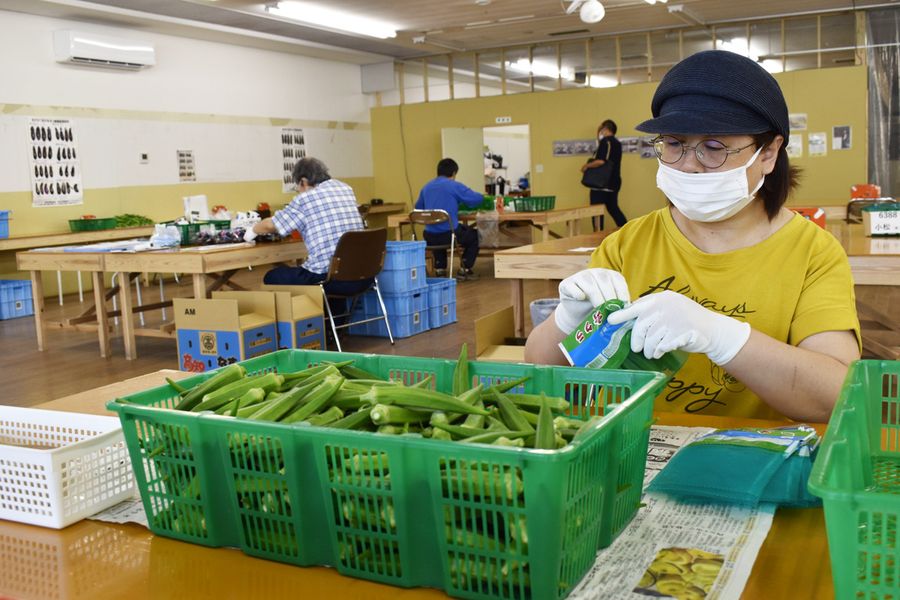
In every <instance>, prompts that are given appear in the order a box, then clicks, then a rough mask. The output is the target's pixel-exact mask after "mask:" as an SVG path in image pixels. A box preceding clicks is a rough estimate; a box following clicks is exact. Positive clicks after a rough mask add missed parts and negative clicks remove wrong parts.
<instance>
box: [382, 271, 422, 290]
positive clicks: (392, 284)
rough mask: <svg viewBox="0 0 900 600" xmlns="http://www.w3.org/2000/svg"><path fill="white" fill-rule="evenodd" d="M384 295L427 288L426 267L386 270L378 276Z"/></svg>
mask: <svg viewBox="0 0 900 600" xmlns="http://www.w3.org/2000/svg"><path fill="white" fill-rule="evenodd" d="M377 279H378V287H379V288H380V289H381V293H382V294H400V293H406V292H411V291H414V290H420V289H422V288H424V287H425V265H424V264H423V265H416V266H414V267H407V268H405V269H384V270H382V271H381V273H379V274H378V277H377Z"/></svg>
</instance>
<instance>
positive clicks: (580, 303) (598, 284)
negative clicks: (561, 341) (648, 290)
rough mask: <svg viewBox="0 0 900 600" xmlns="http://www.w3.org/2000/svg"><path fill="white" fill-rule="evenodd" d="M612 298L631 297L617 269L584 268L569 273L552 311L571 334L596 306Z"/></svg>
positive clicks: (555, 317)
mask: <svg viewBox="0 0 900 600" xmlns="http://www.w3.org/2000/svg"><path fill="white" fill-rule="evenodd" d="M613 298H619V299H620V300H624V301H626V302H628V301H629V300H631V295H630V294H629V292H628V284H627V283H626V281H625V278H624V277H623V276H622V274H621V273H619V272H618V271H613V270H612V269H585V270H584V271H579V272H578V273H575V274H574V275H572V276H570V277H566V278H565V279H563V280H562V281H561V282H560V284H559V306H557V307H556V311H555V312H554V313H553V314H554V319H555V321H556V326H557V327H558V328H559V329H560V331H562V332H563V333H566V334H568V333H570V332H571V331H573V330H574V329H575V328H576V327H578V325H579V324H580V323H581V322H582V321H584V319H585V318H587V316H588V314H589V313H590V312H591V311H592V310H593V309H594V307H596V306H600V305H601V304H603V303H604V302H606V301H607V300H612V299H613Z"/></svg>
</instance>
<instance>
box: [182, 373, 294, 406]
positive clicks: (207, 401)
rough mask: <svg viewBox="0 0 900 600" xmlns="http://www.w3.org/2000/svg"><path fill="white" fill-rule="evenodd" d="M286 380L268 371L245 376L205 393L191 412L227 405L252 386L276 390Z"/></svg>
mask: <svg viewBox="0 0 900 600" xmlns="http://www.w3.org/2000/svg"><path fill="white" fill-rule="evenodd" d="M283 382H284V377H282V376H281V375H276V374H275V373H266V374H265V375H253V376H250V377H244V378H243V379H239V380H238V381H233V382H231V383H229V384H228V385H223V386H222V387H220V388H219V389H217V390H215V391H214V392H209V393H208V394H204V395H203V399H202V400H201V402H200V404H198V405H197V406H195V407H194V408H192V409H191V412H201V411H204V410H216V409H217V408H220V407H222V406H225V405H226V404H228V403H229V402H231V401H232V400H234V399H235V398H238V397H240V396H243V395H244V393H246V392H247V390H250V389H252V388H262V389H263V390H265V391H266V392H268V391H270V390H274V389H275V388H277V387H278V386H280V385H281V384H282V383H283Z"/></svg>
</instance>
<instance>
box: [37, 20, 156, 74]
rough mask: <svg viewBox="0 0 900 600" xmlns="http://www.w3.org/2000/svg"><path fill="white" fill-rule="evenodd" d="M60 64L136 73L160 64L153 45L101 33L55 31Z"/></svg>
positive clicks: (57, 59)
mask: <svg viewBox="0 0 900 600" xmlns="http://www.w3.org/2000/svg"><path fill="white" fill-rule="evenodd" d="M53 52H54V55H55V56H56V62H61V63H69V64H75V65H85V66H91V67H105V68H111V69H126V70H131V71H136V70H138V69H146V68H147V67H152V66H153V65H155V64H156V51H155V50H154V48H153V44H149V43H147V42H142V41H139V40H129V39H123V38H116V37H111V36H108V35H101V34H97V33H84V32H82V31H71V30H61V31H54V32H53Z"/></svg>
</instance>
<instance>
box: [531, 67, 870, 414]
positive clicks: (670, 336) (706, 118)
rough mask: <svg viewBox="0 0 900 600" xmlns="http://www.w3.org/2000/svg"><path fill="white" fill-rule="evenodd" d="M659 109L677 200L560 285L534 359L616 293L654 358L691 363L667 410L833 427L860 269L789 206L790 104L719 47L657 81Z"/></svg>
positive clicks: (855, 337) (549, 356) (534, 340)
mask: <svg viewBox="0 0 900 600" xmlns="http://www.w3.org/2000/svg"><path fill="white" fill-rule="evenodd" d="M651 109H652V113H653V117H654V118H652V119H650V120H647V121H644V122H643V123H641V124H640V125H638V126H637V129H638V130H639V131H645V132H648V133H655V134H658V136H657V137H656V139H655V140H654V149H655V151H656V155H657V157H658V158H659V167H658V171H657V175H656V184H657V186H658V187H659V188H660V189H661V190H662V192H663V193H664V194H665V195H666V197H667V198H668V199H669V201H670V205H669V206H667V207H666V208H663V209H660V210H657V211H654V212H652V213H650V214H648V215H645V216H643V217H640V218H638V219H635V220H632V221H631V222H629V223H628V225H627V226H626V227H624V228H622V229H621V230H619V231H617V232H615V233H613V234H612V235H610V236H609V237H607V238H606V239H604V240H603V242H602V244H601V245H600V246H599V247H598V248H597V249H596V250H595V251H594V254H593V255H592V257H591V262H590V265H589V266H590V268H588V269H586V270H584V271H581V272H580V273H577V274H575V275H573V276H571V277H569V278H567V279H565V280H563V281H562V283H560V286H559V293H560V305H559V307H558V308H557V309H556V312H555V314H554V318H553V319H547V320H546V321H545V322H544V323H542V324H541V325H540V326H538V327H537V328H535V330H534V331H533V332H532V333H531V335H530V336H529V338H528V342H527V345H526V350H525V358H526V360H528V361H531V362H539V363H556V364H563V363H564V359H563V356H562V353H561V352H560V351H559V349H558V347H557V343H558V342H559V341H561V340H562V339H563V338H564V337H565V336H566V335H567V334H568V333H569V332H571V331H572V330H573V329H574V328H575V327H576V326H577V325H578V324H579V323H580V322H581V321H582V320H583V319H584V318H585V317H586V316H587V315H588V313H589V311H590V310H591V309H592V307H594V306H598V305H599V304H601V303H603V302H604V301H606V300H608V299H610V298H621V299H623V300H626V301H629V300H632V299H633V302H631V304H630V305H629V306H627V307H626V308H624V309H622V310H619V311H617V312H614V313H613V314H611V315H610V317H609V322H610V323H612V324H615V323H623V322H626V321H632V322H633V330H632V336H631V347H632V350H633V351H635V352H642V353H643V354H644V355H645V356H647V357H651V358H652V357H659V356H661V355H662V354H664V353H666V352H669V351H672V350H676V349H682V350H685V351H687V352H689V353H691V355H690V357H689V359H688V361H687V362H686V363H685V365H684V367H683V368H682V369H681V371H679V372H678V373H677V374H676V375H675V376H674V378H673V379H672V380H671V381H670V382H669V385H668V387H667V389H666V390H664V392H663V393H662V394H661V395H660V396H659V397H658V398H657V400H656V410H660V411H679V412H688V413H702V414H712V415H730V416H739V417H747V418H774V419H778V418H785V417H787V418H790V419H795V420H808V421H815V422H825V421H827V420H828V418H829V416H830V414H831V410H832V408H833V407H834V403H835V401H836V400H837V397H838V393H839V392H840V389H841V385H842V383H843V380H844V377H845V375H846V372H847V367H848V365H849V364H850V362H851V361H853V360H856V359H858V358H859V356H860V349H861V343H860V342H861V338H860V330H859V320H858V318H857V315H856V308H855V297H854V291H853V279H852V277H851V274H850V265H849V261H848V259H847V256H846V254H845V253H844V251H843V249H842V248H841V246H840V244H839V243H838V242H837V240H836V239H835V238H834V236H832V235H831V234H830V233H828V232H827V231H825V230H824V229H822V228H820V227H818V226H817V225H815V224H814V223H812V222H810V221H808V220H806V219H804V218H803V217H801V216H800V215H797V214H794V213H793V212H791V211H790V210H788V209H786V208H784V203H785V201H786V199H787V195H788V193H789V192H790V190H791V189H792V188H793V187H795V186H796V183H797V173H796V170H795V169H794V168H792V167H791V166H790V165H789V163H788V157H787V152H786V149H785V148H786V145H787V141H788V136H789V135H790V131H789V125H788V110H787V105H786V103H785V100H784V96H783V95H782V92H781V88H779V86H778V83H777V82H776V81H775V79H774V78H773V77H772V76H771V75H770V74H769V73H767V72H766V71H765V70H764V69H763V68H762V67H761V66H760V65H758V64H757V63H756V62H754V61H752V60H750V59H748V58H745V57H742V56H740V55H738V54H733V53H730V52H725V51H721V50H712V51H706V52H700V53H698V54H694V55H693V56H690V57H689V58H687V59H685V60H683V61H681V62H680V63H679V64H677V65H675V67H673V68H672V69H671V70H670V71H669V72H668V73H667V74H666V76H665V77H664V78H663V80H662V81H661V82H660V84H659V87H658V88H657V90H656V93H655V94H654V96H653V101H652V105H651Z"/></svg>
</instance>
